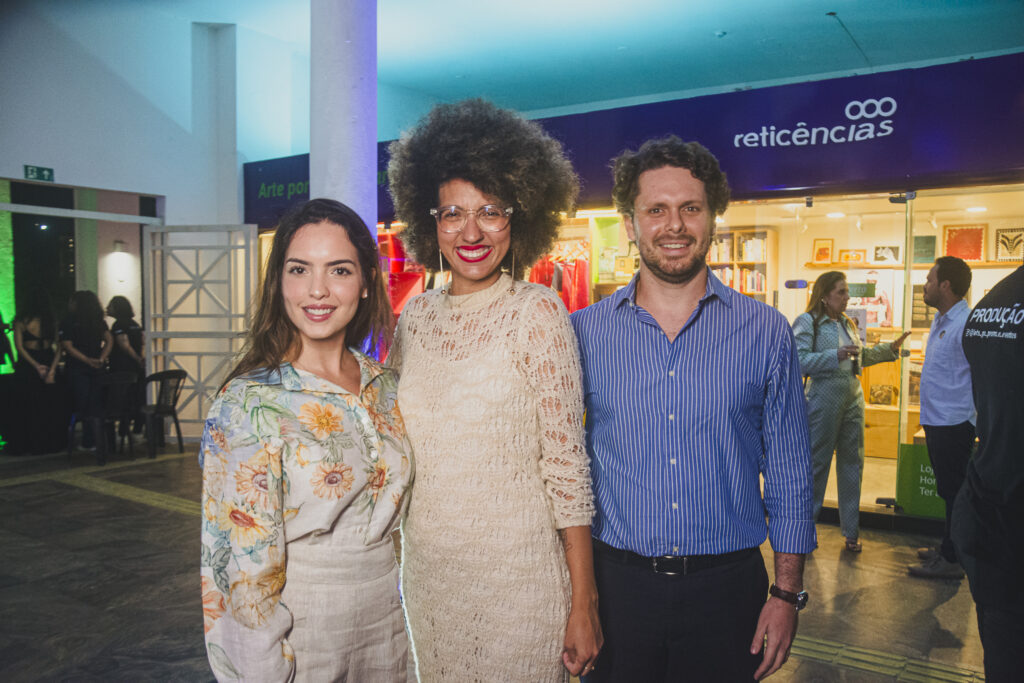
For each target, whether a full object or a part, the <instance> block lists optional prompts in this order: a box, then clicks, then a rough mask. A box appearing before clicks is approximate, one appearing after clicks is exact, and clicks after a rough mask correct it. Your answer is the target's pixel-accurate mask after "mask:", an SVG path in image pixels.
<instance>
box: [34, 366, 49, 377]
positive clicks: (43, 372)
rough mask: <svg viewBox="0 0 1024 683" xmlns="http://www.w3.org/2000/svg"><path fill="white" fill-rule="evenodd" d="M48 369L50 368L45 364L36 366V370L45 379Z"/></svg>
mask: <svg viewBox="0 0 1024 683" xmlns="http://www.w3.org/2000/svg"><path fill="white" fill-rule="evenodd" d="M48 371H49V368H47V367H46V366H45V365H37V366H36V372H38V373H39V379H43V380H45V379H46V373H47V372H48Z"/></svg>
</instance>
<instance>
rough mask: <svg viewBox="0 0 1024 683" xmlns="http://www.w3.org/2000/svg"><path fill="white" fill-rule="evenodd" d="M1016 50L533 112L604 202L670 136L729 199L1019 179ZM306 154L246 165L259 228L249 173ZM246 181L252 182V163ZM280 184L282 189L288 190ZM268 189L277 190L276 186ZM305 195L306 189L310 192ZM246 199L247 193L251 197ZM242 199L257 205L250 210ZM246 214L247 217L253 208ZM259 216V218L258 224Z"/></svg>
mask: <svg viewBox="0 0 1024 683" xmlns="http://www.w3.org/2000/svg"><path fill="white" fill-rule="evenodd" d="M1021 73H1024V53H1019V54H1013V55H1005V56H1002V57H991V58H988V59H977V60H970V61H965V62H957V63H954V64H942V65H939V66H932V67H926V68H922V69H905V70H902V71H889V72H885V73H880V74H871V75H867V76H850V77H847V78H835V79H830V80H825V81H815V82H810V83H798V84H794V85H783V86H777V87H772V88H760V89H756V90H747V91H742V92H734V93H725V94H722V95H708V96H706V97H694V98H690V99H685V100H674V101H671V102H656V103H652V104H643V105H637V106H633V107H622V108H618V109H608V110H603V111H594V112H587V113H584V114H573V115H570V116H559V117H553V118H548V119H541V120H539V123H540V124H541V125H542V126H544V128H545V130H547V131H548V132H549V133H550V134H551V135H552V136H554V137H556V138H557V139H559V140H560V141H561V142H562V144H563V145H564V147H565V150H566V153H567V154H568V156H569V158H570V159H571V160H572V163H573V166H574V167H575V169H576V172H577V173H578V174H579V176H580V180H581V186H582V189H581V195H580V205H581V206H582V207H596V206H609V205H611V190H612V176H611V170H610V169H609V162H610V160H611V159H612V158H613V157H615V156H617V155H618V154H620V153H621V152H622V150H624V149H636V148H637V147H639V146H640V145H641V144H642V143H643V142H644V141H645V140H648V139H650V138H655V137H662V136H664V135H669V134H675V135H678V136H679V137H681V138H683V139H684V140H696V141H698V142H700V143H702V144H703V145H704V146H705V147H707V148H708V149H710V150H711V152H712V153H714V154H715V156H716V157H718V160H719V163H720V164H721V167H722V169H723V170H724V171H725V173H726V175H727V176H728V178H729V184H730V186H731V187H732V191H733V197H735V198H737V199H750V198H768V197H771V196H787V195H788V196H792V195H799V194H801V193H812V192H829V193H837V194H838V193H849V192H880V191H884V192H894V191H896V192H901V191H905V190H916V189H921V188H927V187H948V186H951V185H954V186H955V185H972V184H991V183H996V182H1020V179H1021V177H1022V174H1024V135H1021V134H1020V131H1021V130H1024V81H1022V80H1021V78H1020V74H1021ZM388 144H389V143H388V142H381V143H379V144H378V146H377V153H378V177H377V203H378V215H379V216H380V217H381V218H382V219H384V220H390V219H391V218H392V217H393V208H392V204H391V197H390V196H389V194H388V192H387V160H388V155H387V147H388ZM300 158H301V159H304V160H305V161H304V168H303V169H297V168H296V169H291V170H290V171H288V173H294V174H297V173H299V171H300V170H301V171H302V172H303V173H304V175H302V176H301V177H299V176H298V175H294V177H293V176H289V178H290V179H292V180H297V181H308V179H309V155H299V156H298V157H288V158H287V159H274V160H271V161H264V162H257V163H256V164H246V165H245V167H246V193H245V196H246V207H245V208H246V221H247V222H250V215H252V216H254V218H253V219H252V220H251V222H256V223H258V224H259V225H261V226H265V225H273V222H271V223H269V224H265V223H264V222H263V220H265V219H266V218H267V217H268V216H270V215H272V214H273V211H275V210H276V209H274V210H271V211H269V212H268V210H266V209H265V208H264V207H266V206H277V204H276V203H277V202H278V201H287V200H286V199H282V198H279V197H277V196H276V194H274V195H273V196H265V197H259V196H258V194H259V187H260V186H259V185H258V184H257V181H256V180H255V177H256V176H260V175H263V174H268V175H270V176H276V175H279V174H280V172H279V171H278V170H276V168H275V167H276V166H277V165H278V164H279V163H280V164H285V165H287V164H291V163H293V160H296V159H300ZM254 166H258V167H259V169H260V171H259V173H256V172H253V174H252V175H253V177H254V180H253V181H252V182H253V183H254V184H253V186H252V187H250V167H254ZM275 182H276V183H277V184H278V185H280V184H285V186H284V189H283V192H284V193H285V194H286V195H287V194H288V185H287V184H286V181H284V180H277V181H275ZM275 188H276V185H275ZM307 196H308V195H307ZM250 197H252V199H250ZM250 201H253V202H259V204H258V205H251V204H250ZM250 212H251V213H250ZM255 217H260V218H259V219H258V220H257V219H256V218H255Z"/></svg>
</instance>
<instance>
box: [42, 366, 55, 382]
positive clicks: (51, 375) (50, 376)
mask: <svg viewBox="0 0 1024 683" xmlns="http://www.w3.org/2000/svg"><path fill="white" fill-rule="evenodd" d="M43 383H44V384H56V383H57V373H56V371H55V370H54V369H51V370H48V371H47V372H46V374H45V375H44V376H43Z"/></svg>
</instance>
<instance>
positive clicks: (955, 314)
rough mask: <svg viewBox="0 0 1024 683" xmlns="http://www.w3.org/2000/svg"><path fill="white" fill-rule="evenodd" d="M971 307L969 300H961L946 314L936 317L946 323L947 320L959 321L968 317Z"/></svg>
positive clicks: (939, 314)
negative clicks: (968, 303)
mask: <svg viewBox="0 0 1024 683" xmlns="http://www.w3.org/2000/svg"><path fill="white" fill-rule="evenodd" d="M969 308H970V306H968V305H967V299H960V301H957V302H956V303H955V304H953V305H952V306H950V307H949V310H947V311H946V312H945V313H936V314H935V317H936V318H937V319H938V320H941V321H943V322H945V321H946V320H958V319H959V318H961V317H963V316H966V315H967V311H968V309H969Z"/></svg>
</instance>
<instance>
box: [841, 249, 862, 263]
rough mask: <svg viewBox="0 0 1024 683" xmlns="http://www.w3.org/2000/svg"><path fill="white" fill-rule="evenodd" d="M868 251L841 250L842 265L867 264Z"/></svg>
mask: <svg viewBox="0 0 1024 683" xmlns="http://www.w3.org/2000/svg"><path fill="white" fill-rule="evenodd" d="M867 261H868V251H867V249H840V250H839V262H840V263H867Z"/></svg>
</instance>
